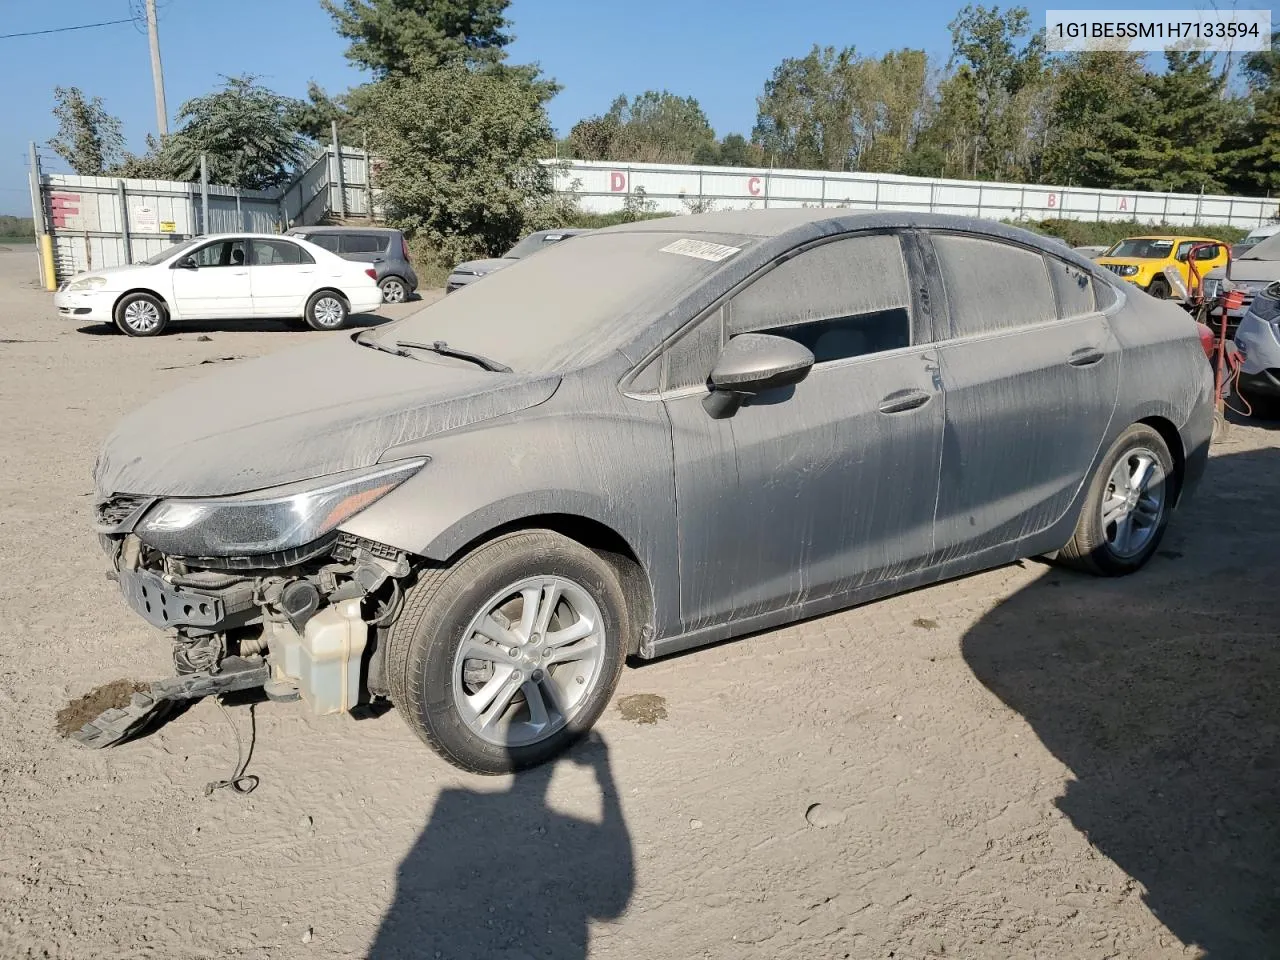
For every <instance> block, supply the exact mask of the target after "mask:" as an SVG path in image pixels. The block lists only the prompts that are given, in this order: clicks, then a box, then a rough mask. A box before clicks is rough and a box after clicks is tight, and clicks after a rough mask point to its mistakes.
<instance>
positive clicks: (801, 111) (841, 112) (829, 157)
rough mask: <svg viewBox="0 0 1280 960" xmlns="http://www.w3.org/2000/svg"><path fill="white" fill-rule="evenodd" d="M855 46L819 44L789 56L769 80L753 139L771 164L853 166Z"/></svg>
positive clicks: (814, 167)
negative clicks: (852, 73) (802, 53)
mask: <svg viewBox="0 0 1280 960" xmlns="http://www.w3.org/2000/svg"><path fill="white" fill-rule="evenodd" d="M856 58H857V54H856V53H855V52H854V50H853V48H852V47H849V48H846V49H844V50H840V51H837V50H836V49H835V47H825V48H823V47H818V46H817V45H815V46H814V47H813V49H812V50H810V51H809V53H808V54H807V55H805V56H803V57H788V58H786V59H785V60H783V61H782V63H780V64H778V66H777V67H775V68H774V71H773V74H772V76H770V77H769V79H768V80H766V81H765V84H764V93H763V94H761V96H760V97H758V98H757V100H756V106H757V115H756V125H755V129H754V131H753V132H752V139H753V140H754V141H755V142H756V143H758V144H759V145H760V147H761V150H762V151H763V153H764V156H765V159H766V162H767V163H769V165H770V166H781V167H798V168H801V169H807V170H847V169H850V168H851V167H852V163H853V129H852V117H853V103H852V97H853V92H852V90H851V89H850V88H849V72H850V67H851V65H852V64H853V63H854V61H855V59H856Z"/></svg>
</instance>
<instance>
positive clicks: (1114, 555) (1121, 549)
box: [1059, 423, 1178, 577]
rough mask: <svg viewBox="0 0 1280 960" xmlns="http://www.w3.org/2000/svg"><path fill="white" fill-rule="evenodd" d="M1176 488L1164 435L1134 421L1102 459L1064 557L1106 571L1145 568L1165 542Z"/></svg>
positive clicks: (1111, 573) (1120, 573)
mask: <svg viewBox="0 0 1280 960" xmlns="http://www.w3.org/2000/svg"><path fill="white" fill-rule="evenodd" d="M1177 494H1178V478H1177V474H1176V473H1175V471H1174V463H1173V455H1172V454H1171V453H1170V452H1169V447H1168V445H1167V444H1166V443H1165V442H1164V438H1163V437H1161V436H1160V434H1159V433H1157V432H1156V431H1155V430H1153V429H1152V428H1151V427H1148V426H1147V425H1146V424H1141V423H1135V424H1134V425H1133V426H1131V427H1129V429H1128V430H1126V431H1125V432H1124V433H1122V434H1120V436H1119V438H1117V440H1116V442H1115V443H1113V444H1112V445H1111V449H1110V450H1109V451H1107V455H1106V456H1105V457H1104V458H1103V459H1102V462H1101V464H1099V466H1098V470H1097V472H1096V473H1095V474H1094V475H1093V480H1092V481H1091V482H1090V484H1089V493H1088V496H1087V497H1086V498H1085V503H1084V508H1083V509H1082V510H1081V513H1080V519H1079V520H1078V521H1077V522H1076V532H1075V535H1074V536H1073V537H1072V538H1071V542H1070V543H1068V544H1067V545H1066V546H1065V547H1064V548H1063V549H1062V552H1061V553H1060V554H1059V557H1060V559H1061V560H1062V561H1063V562H1064V563H1066V564H1068V565H1070V566H1073V567H1076V568H1077V569H1079V570H1084V571H1086V572H1088V573H1092V574H1095V575H1097V576H1102V577H1122V576H1125V575H1127V574H1130V573H1133V572H1135V571H1137V570H1140V569H1141V568H1142V566H1143V565H1144V564H1145V563H1146V562H1147V561H1148V560H1149V559H1151V555H1152V554H1153V553H1155V552H1156V549H1157V548H1158V547H1159V546H1160V540H1161V539H1162V538H1163V537H1164V532H1165V528H1166V527H1167V526H1168V524H1169V513H1170V511H1171V510H1172V509H1173V504H1174V501H1175V500H1176V499H1177Z"/></svg>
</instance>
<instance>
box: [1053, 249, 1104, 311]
mask: <svg viewBox="0 0 1280 960" xmlns="http://www.w3.org/2000/svg"><path fill="white" fill-rule="evenodd" d="M1045 259H1046V260H1047V262H1048V264H1049V279H1050V280H1051V281H1053V294H1054V296H1055V297H1056V298H1057V300H1058V316H1059V317H1062V318H1063V319H1064V320H1065V319H1067V318H1068V317H1081V316H1084V315H1085V314H1087V313H1093V310H1094V307H1093V277H1092V276H1090V275H1089V273H1088V272H1087V271H1085V270H1081V269H1080V268H1079V267H1073V266H1072V265H1071V264H1069V263H1063V262H1062V261H1061V260H1058V259H1055V258H1054V257H1046V258H1045Z"/></svg>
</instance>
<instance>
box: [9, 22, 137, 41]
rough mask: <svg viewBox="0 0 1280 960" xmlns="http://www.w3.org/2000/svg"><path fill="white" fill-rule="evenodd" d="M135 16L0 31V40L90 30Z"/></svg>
mask: <svg viewBox="0 0 1280 960" xmlns="http://www.w3.org/2000/svg"><path fill="white" fill-rule="evenodd" d="M133 22H135V18H133V17H129V18H128V19H125V20H103V21H101V22H99V23H82V24H79V25H77V26H74V27H53V28H51V29H49V30H28V31H26V32H24V33H0V40H12V39H13V38H14V37H39V36H43V35H44V34H47V33H66V32H68V31H70V30H91V29H93V28H94V27H112V26H115V25H116V24H117V23H133Z"/></svg>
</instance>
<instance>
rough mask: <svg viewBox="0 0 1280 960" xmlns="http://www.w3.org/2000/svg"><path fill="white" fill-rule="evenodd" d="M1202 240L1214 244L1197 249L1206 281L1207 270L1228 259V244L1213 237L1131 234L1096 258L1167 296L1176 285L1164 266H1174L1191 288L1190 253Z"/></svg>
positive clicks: (1155, 294) (1198, 265)
mask: <svg viewBox="0 0 1280 960" xmlns="http://www.w3.org/2000/svg"><path fill="white" fill-rule="evenodd" d="M1201 243H1209V244H1212V246H1209V247H1201V248H1200V249H1199V250H1197V251H1196V271H1197V272H1198V273H1199V274H1200V279H1201V281H1203V280H1204V275H1205V274H1206V273H1208V272H1209V271H1210V270H1212V269H1213V268H1214V267H1221V266H1225V265H1226V262H1227V245H1226V244H1225V243H1222V242H1221V241H1219V240H1214V239H1213V238H1212V237H1175V236H1156V237H1128V238H1126V239H1124V240H1121V241H1120V242H1119V243H1117V244H1115V245H1114V246H1112V247H1111V249H1110V250H1108V251H1107V252H1106V253H1104V254H1103V255H1102V256H1100V257H1098V260H1097V262H1098V265H1099V266H1102V267H1106V268H1107V269H1108V270H1110V271H1111V272H1112V273H1114V274H1115V275H1116V276H1118V277H1122V278H1123V279H1125V280H1128V281H1129V282H1130V283H1132V284H1133V285H1134V286H1137V287H1141V288H1142V289H1143V290H1145V291H1147V293H1149V294H1151V295H1152V296H1153V297H1159V298H1160V299H1162V300H1166V299H1168V298H1169V297H1170V296H1171V295H1172V294H1173V287H1172V286H1171V285H1170V283H1169V278H1168V276H1166V274H1165V268H1166V267H1173V269H1174V270H1176V271H1177V272H1178V274H1179V275H1180V276H1181V277H1182V282H1183V284H1185V285H1186V287H1187V288H1188V289H1190V287H1191V269H1190V267H1189V266H1188V264H1187V255H1188V254H1189V253H1190V252H1191V248H1192V247H1194V246H1196V245H1197V244H1201Z"/></svg>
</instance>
